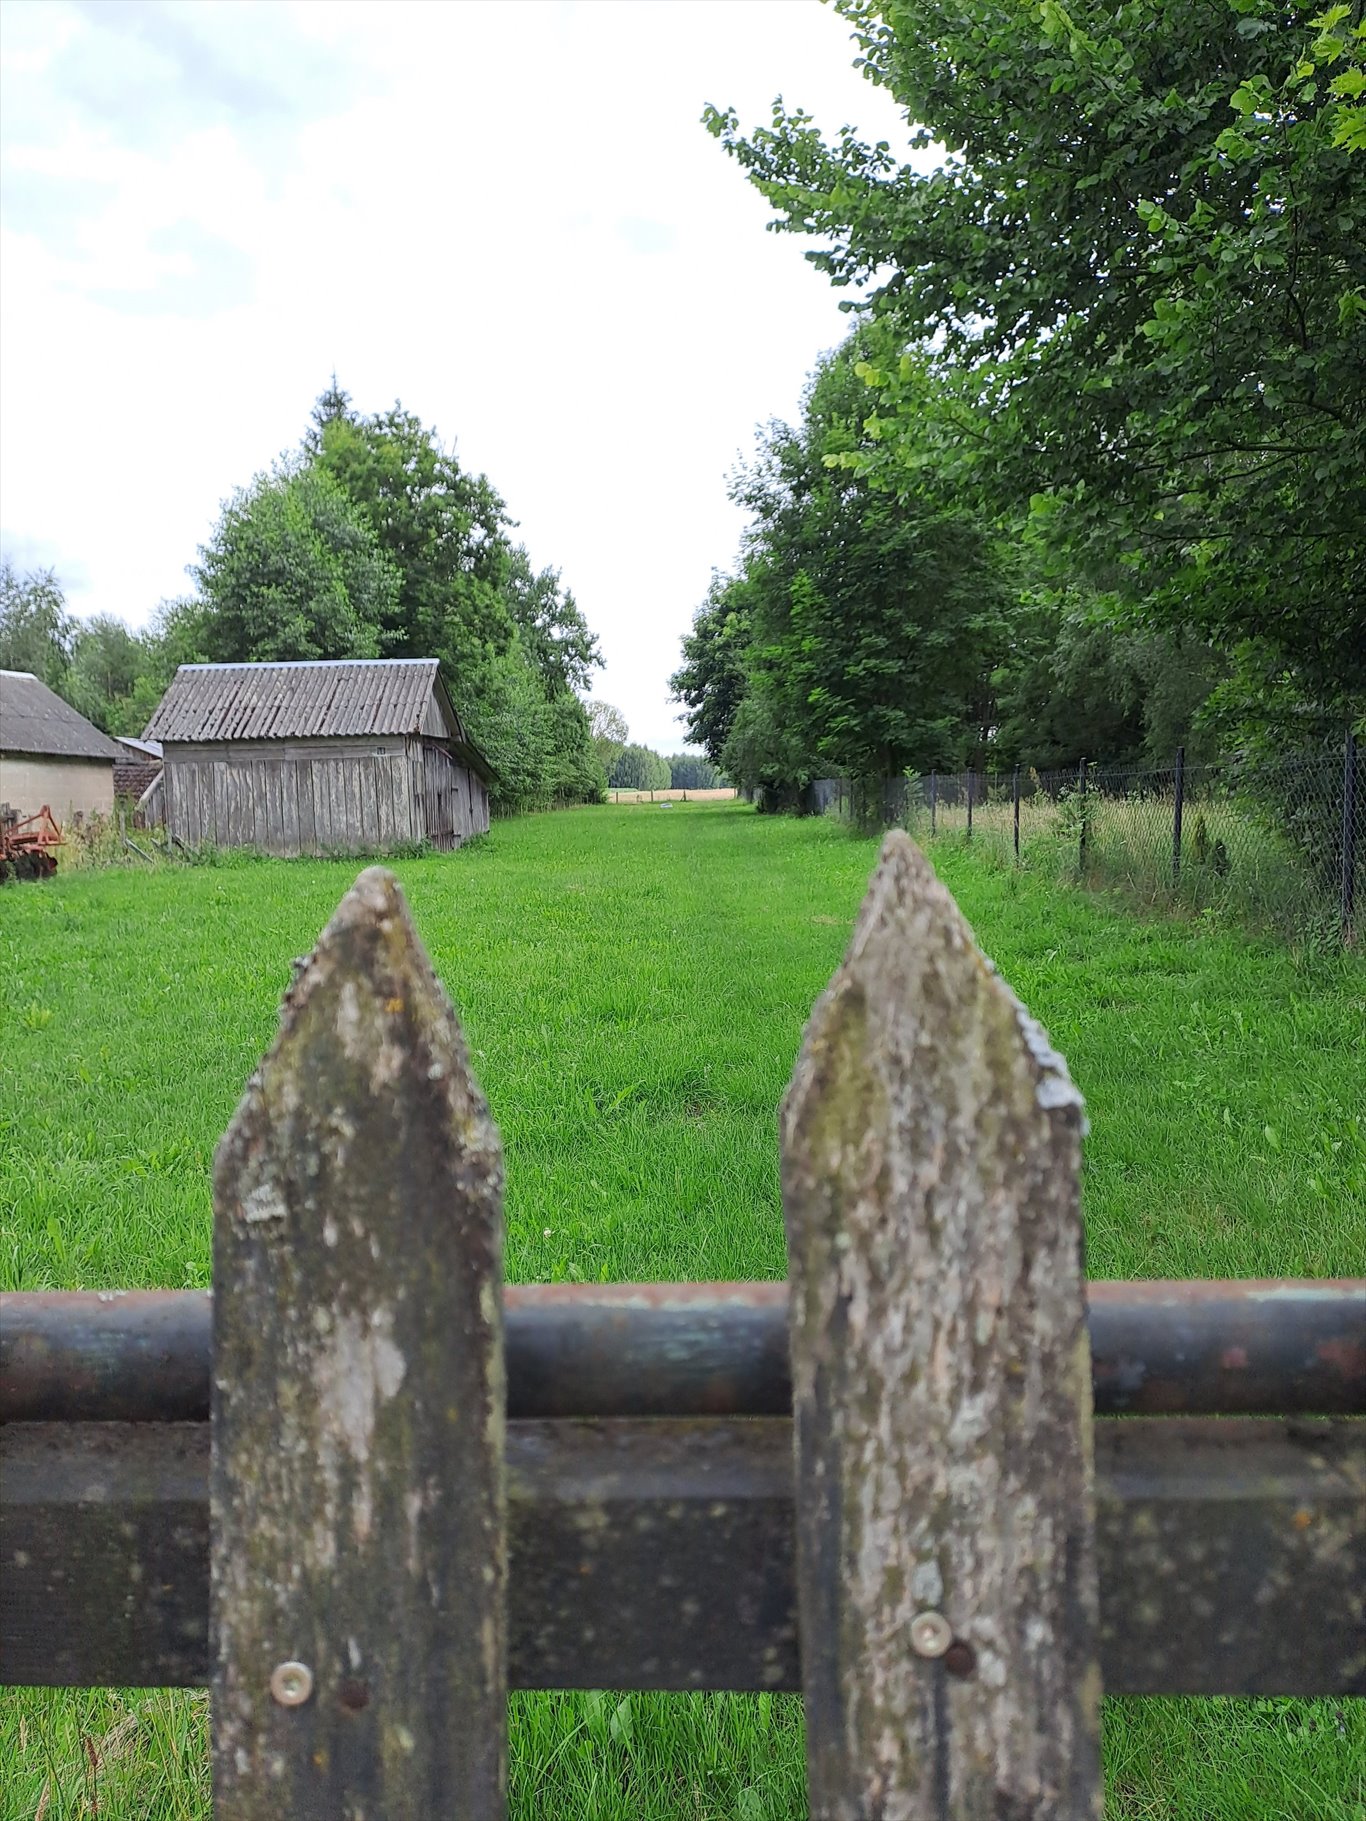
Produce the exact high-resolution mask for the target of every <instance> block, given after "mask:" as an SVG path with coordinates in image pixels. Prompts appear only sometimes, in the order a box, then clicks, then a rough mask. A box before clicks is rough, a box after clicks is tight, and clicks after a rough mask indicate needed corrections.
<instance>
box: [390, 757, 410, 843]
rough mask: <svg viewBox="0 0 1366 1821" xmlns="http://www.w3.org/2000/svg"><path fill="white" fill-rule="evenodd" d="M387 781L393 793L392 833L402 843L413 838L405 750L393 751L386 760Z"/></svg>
mask: <svg viewBox="0 0 1366 1821" xmlns="http://www.w3.org/2000/svg"><path fill="white" fill-rule="evenodd" d="M388 765H389V781H390V785H391V787H392V789H393V793H394V834H395V839H396V840H397V841H398V842H400V843H402V842H405V841H411V840H412V839H413V799H412V773H411V771H410V769H409V765H408V754H407V751H406V749H405V751H403V752H401V753H394V754H393V755H392V757H391V758H390V759H389V761H388Z"/></svg>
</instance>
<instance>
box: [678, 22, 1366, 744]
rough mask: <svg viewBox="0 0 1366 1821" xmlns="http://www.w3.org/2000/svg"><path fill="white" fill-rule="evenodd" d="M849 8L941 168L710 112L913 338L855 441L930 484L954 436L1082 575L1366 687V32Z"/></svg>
mask: <svg viewBox="0 0 1366 1821" xmlns="http://www.w3.org/2000/svg"><path fill="white" fill-rule="evenodd" d="M837 10H839V11H840V12H841V13H842V14H843V15H844V16H845V17H846V18H847V19H848V20H849V21H850V22H851V23H852V24H853V25H854V27H855V29H856V34H857V38H858V43H859V50H860V54H861V56H860V60H861V63H862V67H863V69H864V73H865V74H866V75H867V76H868V77H869V78H870V79H871V80H872V81H874V82H876V83H877V84H879V85H880V86H882V87H884V88H886V89H887V90H888V91H889V92H890V93H891V94H892V95H893V96H894V97H895V98H896V100H897V101H898V102H900V103H901V104H902V106H903V107H904V108H905V110H906V112H907V115H908V119H909V120H910V121H911V122H913V123H914V125H913V128H912V132H911V135H910V144H911V148H912V150H913V151H915V152H923V151H924V150H926V149H927V148H928V147H929V146H931V145H932V144H934V143H936V142H937V143H939V144H940V145H942V146H943V147H945V148H946V149H947V155H946V156H945V157H944V158H943V160H942V162H941V163H940V164H939V165H938V167H937V168H935V169H933V170H928V171H927V170H925V169H924V168H917V165H916V164H915V163H905V164H898V163H897V161H896V159H895V158H894V157H893V154H892V152H891V150H890V148H889V146H888V145H887V144H886V143H885V142H884V143H880V144H878V145H876V146H870V145H866V144H862V143H860V142H859V141H858V139H857V138H856V136H855V135H854V133H853V132H852V131H851V130H848V129H846V130H845V131H844V132H843V133H842V134H841V136H840V137H839V139H838V140H837V141H835V142H833V143H828V142H826V141H825V140H823V139H822V138H821V136H820V135H819V133H818V132H817V131H816V129H815V127H814V125H813V124H812V121H811V119H810V117H809V116H807V115H804V114H802V113H800V112H793V111H789V110H787V109H785V108H783V107H782V106H781V104H779V105H778V106H776V107H775V110H774V118H773V124H772V126H771V127H769V128H764V129H761V130H759V131H757V132H755V133H753V134H752V135H750V136H749V137H748V138H745V137H743V136H741V134H740V132H739V129H738V122H737V120H736V117H735V115H734V113H733V112H722V111H720V110H717V109H710V110H708V116H707V119H708V124H709V126H710V128H711V130H712V131H713V132H714V133H716V134H717V135H718V136H719V137H720V138H721V139H722V140H723V142H724V143H725V144H726V146H727V148H728V150H729V151H730V152H731V153H732V154H733V155H734V156H735V157H736V158H737V159H738V160H739V161H740V163H741V164H742V165H743V166H744V167H745V169H746V170H747V171H748V173H749V175H750V177H751V178H752V179H753V181H754V182H755V183H756V184H757V186H758V187H759V189H760V190H761V192H762V193H763V194H764V195H765V196H766V197H767V198H768V199H769V201H770V202H771V203H772V204H773V206H774V208H775V209H776V211H777V213H778V219H777V221H776V222H775V223H774V224H772V225H774V226H776V227H777V228H778V229H779V230H780V231H784V232H794V233H800V234H803V235H806V236H810V237H812V238H813V239H815V240H816V241H817V242H818V243H819V244H818V247H817V250H815V251H813V253H812V254H811V255H810V257H811V258H812V259H813V261H814V263H815V264H816V265H817V266H819V267H820V268H822V269H823V270H825V271H826V272H827V273H828V274H829V275H830V277H831V278H832V280H833V281H834V282H835V283H836V284H837V285H841V286H848V287H859V286H863V287H868V294H869V298H870V302H871V304H872V307H873V309H874V311H875V312H876V314H877V315H878V316H879V318H880V320H881V321H882V323H883V324H884V326H885V328H886V330H887V332H888V338H889V340H888V345H887V357H886V358H883V359H878V358H874V359H870V360H868V361H867V362H866V363H865V367H864V372H863V374H862V377H863V378H864V380H865V382H866V384H867V385H868V387H869V394H868V400H867V403H866V405H865V407H864V410H863V413H862V416H863V418H864V423H865V429H866V430H867V431H868V437H867V441H866V443H865V444H864V445H863V446H862V447H860V448H859V449H857V450H853V451H850V452H847V453H848V459H850V460H851V461H852V463H853V465H855V466H856V467H857V468H858V469H859V470H860V471H862V472H864V473H867V474H870V475H874V476H876V477H877V478H878V479H879V480H880V482H881V483H882V484H884V485H886V486H888V487H889V488H890V489H891V490H893V491H894V492H896V493H897V494H898V496H901V497H905V496H907V495H910V494H914V493H915V492H916V491H917V490H918V488H919V485H920V482H921V479H922V478H923V474H924V468H923V466H922V458H923V455H924V451H925V448H926V439H927V434H928V435H929V436H930V438H931V440H932V443H933V446H934V450H935V464H934V465H935V469H936V471H937V472H939V473H944V472H946V471H949V469H950V468H951V467H952V466H954V465H956V468H957V471H958V473H959V475H960V476H962V477H969V479H970V484H971V485H972V486H974V487H976V488H979V489H981V490H982V492H983V495H984V497H986V498H988V499H990V500H991V501H992V502H993V504H994V507H995V509H996V510H998V511H1001V512H1004V513H1014V514H1018V513H1020V512H1022V510H1023V508H1024V506H1025V503H1026V502H1027V501H1028V500H1029V499H1030V497H1031V496H1033V497H1034V498H1035V500H1036V501H1037V502H1038V503H1039V504H1040V505H1041V506H1042V507H1043V508H1044V509H1045V510H1046V512H1047V515H1048V536H1049V539H1050V541H1051V543H1052V545H1053V547H1054V550H1055V552H1056V553H1057V555H1058V559H1059V562H1060V564H1061V565H1062V566H1064V567H1065V568H1066V570H1067V571H1068V573H1069V574H1070V575H1072V576H1073V577H1075V576H1076V575H1077V574H1078V572H1079V571H1080V570H1081V569H1083V568H1084V567H1089V568H1092V569H1097V570H1098V569H1101V568H1104V567H1106V566H1108V565H1111V564H1113V562H1114V561H1115V559H1116V557H1118V559H1119V562H1120V565H1121V567H1122V571H1123V574H1122V586H1121V587H1120V588H1118V589H1117V591H1116V595H1117V599H1118V600H1120V601H1122V602H1123V603H1124V604H1126V606H1127V608H1128V610H1129V611H1130V612H1131V613H1134V612H1138V613H1141V614H1142V616H1143V617H1144V618H1146V619H1147V621H1148V622H1149V623H1150V624H1152V625H1154V626H1158V627H1162V628H1165V629H1168V630H1171V631H1173V632H1177V633H1181V634H1183V635H1190V634H1193V635H1194V636H1195V637H1196V639H1197V640H1199V641H1203V642H1207V643H1212V644H1215V645H1217V646H1218V647H1219V648H1220V649H1221V650H1223V651H1224V652H1225V653H1231V652H1232V651H1233V650H1234V649H1235V648H1238V647H1239V646H1241V645H1244V644H1249V643H1250V644H1253V645H1255V646H1257V647H1259V648H1260V649H1261V650H1263V651H1264V652H1265V654H1266V664H1267V666H1268V667H1269V668H1271V669H1276V670H1278V671H1279V672H1280V673H1281V674H1283V675H1284V676H1286V677H1287V678H1288V679H1290V681H1291V683H1292V685H1293V687H1294V688H1295V690H1296V691H1297V693H1298V694H1299V696H1300V697H1301V699H1307V700H1309V701H1310V702H1313V703H1318V704H1320V705H1323V704H1333V705H1335V711H1336V710H1337V709H1340V708H1342V707H1344V706H1346V705H1347V704H1349V703H1350V701H1351V700H1353V699H1358V700H1359V699H1360V695H1361V692H1362V691H1363V689H1366V550H1364V549H1363V538H1364V537H1366V339H1364V338H1366V285H1363V283H1362V276H1363V267H1362V260H1361V247H1362V245H1363V242H1364V241H1366V159H1363V158H1362V157H1361V156H1360V155H1359V148H1360V146H1361V144H1362V142H1363V139H1366V133H1363V129H1362V125H1361V115H1362V109H1361V108H1360V106H1358V105H1356V102H1357V101H1358V100H1359V94H1360V89H1361V87H1362V86H1364V85H1366V77H1363V75H1362V71H1361V51H1362V46H1363V44H1366V35H1363V30H1362V26H1361V24H1360V23H1358V24H1356V25H1353V24H1351V23H1350V21H1351V17H1352V15H1351V13H1350V11H1349V10H1348V9H1347V8H1345V7H1340V6H1335V7H1333V8H1331V9H1330V11H1329V12H1328V13H1327V14H1325V15H1323V16H1322V17H1321V19H1320V20H1319V21H1318V22H1316V24H1315V26H1314V28H1313V29H1310V28H1309V27H1308V26H1307V24H1306V14H1305V12H1304V11H1303V10H1301V9H1298V8H1295V7H1290V6H1287V5H1284V4H1282V3H1281V0H1191V3H1190V4H1184V5H1181V6H1178V5H1176V4H1174V0H1121V4H1119V5H1118V6H1114V5H1101V4H1100V0H1085V3H1083V4H1079V5H1077V6H1073V7H1071V8H1065V7H1064V6H1063V5H1061V4H1059V0H1042V4H1041V5H1039V6H1037V7H1028V8H1023V7H1021V8H995V7H986V8H975V9H974V8H948V9H945V8H943V7H940V6H936V5H932V4H930V0H837ZM1316 34H1317V35H1316ZM908 456H909V460H908V459H907V458H908Z"/></svg>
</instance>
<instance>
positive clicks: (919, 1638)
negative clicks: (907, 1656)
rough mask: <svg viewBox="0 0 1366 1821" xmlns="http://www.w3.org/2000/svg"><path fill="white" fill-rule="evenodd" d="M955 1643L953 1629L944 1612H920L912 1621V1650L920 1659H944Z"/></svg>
mask: <svg viewBox="0 0 1366 1821" xmlns="http://www.w3.org/2000/svg"><path fill="white" fill-rule="evenodd" d="M952 1642H953V1627H952V1626H951V1625H950V1624H949V1622H948V1620H947V1619H946V1618H945V1617H944V1615H943V1613H942V1612H918V1613H917V1614H916V1615H915V1617H914V1618H913V1619H912V1620H911V1649H912V1650H913V1651H914V1652H915V1654H916V1655H917V1656H918V1657H942V1656H943V1654H944V1652H945V1651H946V1650H947V1649H948V1647H949V1645H950V1644H952Z"/></svg>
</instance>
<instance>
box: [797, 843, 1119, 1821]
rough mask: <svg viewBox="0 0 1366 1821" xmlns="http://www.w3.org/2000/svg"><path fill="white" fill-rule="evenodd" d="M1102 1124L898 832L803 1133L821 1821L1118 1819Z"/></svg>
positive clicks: (800, 1359) (805, 1435) (818, 1060)
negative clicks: (1098, 1460)
mask: <svg viewBox="0 0 1366 1821" xmlns="http://www.w3.org/2000/svg"><path fill="white" fill-rule="evenodd" d="M1083 1123H1084V1122H1083V1112H1082V1103H1081V1097H1080V1095H1079V1094H1078V1092H1077V1090H1076V1088H1075V1087H1074V1086H1073V1084H1072V1081H1071V1079H1070V1077H1069V1075H1068V1072H1067V1067H1066V1064H1065V1063H1064V1062H1063V1060H1062V1058H1061V1057H1060V1056H1058V1055H1057V1054H1056V1052H1055V1051H1054V1050H1053V1049H1052V1048H1051V1046H1050V1045H1049V1043H1048V1040H1047V1038H1046V1037H1045V1035H1044V1033H1043V1032H1042V1030H1041V1029H1040V1028H1039V1026H1038V1025H1037V1024H1036V1023H1035V1022H1034V1020H1033V1019H1032V1018H1030V1017H1029V1015H1028V1013H1027V1012H1026V1011H1025V1010H1024V1008H1023V1007H1022V1006H1021V1005H1020V1003H1019V1002H1018V1000H1016V998H1015V997H1014V995H1013V994H1012V993H1011V992H1010V991H1009V989H1008V988H1007V987H1006V986H1005V984H1004V983H1003V982H1002V981H1001V979H1000V978H999V976H998V975H997V974H996V972H995V970H994V969H993V967H992V966H991V964H990V962H989V961H987V959H986V958H985V956H984V955H983V954H982V953H981V951H980V950H979V949H978V947H977V945H976V942H975V941H974V939H973V935H972V931H971V930H970V929H969V927H968V925H967V923H966V922H965V921H964V919H963V917H962V915H961V913H960V912H959V910H958V908H957V906H956V905H955V904H954V902H953V899H952V898H951V896H950V895H949V893H948V892H947V891H946V890H945V889H944V887H943V886H942V885H941V884H940V883H939V882H938V880H937V879H936V878H935V876H934V873H933V871H932V870H931V868H930V866H929V864H928V862H927V861H926V860H925V858H924V856H923V855H922V854H921V853H920V852H919V850H918V849H917V848H916V847H915V846H914V845H913V843H912V842H911V841H910V840H909V839H908V838H907V837H906V836H905V835H904V834H902V833H900V832H899V831H897V832H893V833H892V834H890V835H889V836H888V837H887V839H886V842H885V843H884V846H883V849H882V854H881V858H880V860H879V862H878V866H877V869H876V871H875V873H874V875H873V879H872V883H871V885H870V887H869V891H868V894H867V897H866V899H865V901H864V904H863V908H862V910H861V912H860V915H859V917H858V920H857V923H856V925H855V929H854V934H853V938H852V940H851V943H850V947H849V952H848V955H847V957H846V959H845V961H844V962H843V964H842V965H841V966H840V968H839V969H838V970H837V972H836V974H835V976H834V979H833V980H832V982H831V984H830V987H829V988H828V990H827V991H826V992H825V994H824V995H823V996H822V997H821V999H820V1000H819V1001H818V1003H817V1005H816V1007H815V1010H814V1011H813V1013H812V1016H811V1020H810V1023H809V1025H808V1027H807V1031H806V1036H805V1040H804V1042H803V1045H802V1050H801V1054H800V1056H799V1058H798V1061H797V1065H796V1070H795V1072H794V1075H793V1079H792V1084H791V1087H790V1088H789V1090H788V1094H787V1098H786V1101H785V1103H784V1107H783V1119H782V1126H783V1202H784V1213H785V1219H786V1224H787V1235H788V1253H789V1269H790V1275H791V1278H792V1299H791V1345H792V1371H793V1394H794V1412H795V1416H796V1447H797V1476H798V1481H797V1525H798V1561H799V1590H800V1592H799V1603H800V1613H801V1628H802V1630H801V1645H802V1659H803V1676H804V1684H805V1691H806V1706H807V1730H808V1763H809V1769H810V1785H811V1812H812V1815H813V1817H816V1818H817V1821H820V1818H822V1817H827V1818H829V1821H836V1818H838V1821H845V1818H846V1817H855V1816H859V1817H861V1816H864V1815H874V1814H875V1815H877V1816H879V1817H880V1818H882V1821H910V1818H911V1817H913V1816H914V1817H921V1816H927V1817H928V1816H933V1817H935V1821H950V1818H952V1821H968V1818H969V1817H976V1816H980V1815H983V1814H1004V1813H1009V1814H1010V1815H1011V1816H1012V1817H1015V1818H1016V1821H1043V1818H1044V1817H1045V1816H1046V1817H1048V1818H1049V1821H1090V1817H1092V1816H1094V1815H1096V1814H1098V1813H1099V1802H1100V1796H1099V1789H1100V1778H1099V1768H1098V1725H1099V1694H1100V1682H1099V1673H1098V1669H1097V1640H1096V1592H1095V1567H1094V1546H1093V1535H1092V1531H1093V1516H1092V1484H1091V1479H1092V1469H1091V1446H1090V1439H1091V1438H1090V1361H1089V1352H1088V1347H1087V1337H1086V1327H1085V1279H1084V1267H1083V1251H1082V1231H1081V1220H1080V1212H1079V1195H1078V1180H1079V1169H1080V1140H1081V1136H1082V1132H1083Z"/></svg>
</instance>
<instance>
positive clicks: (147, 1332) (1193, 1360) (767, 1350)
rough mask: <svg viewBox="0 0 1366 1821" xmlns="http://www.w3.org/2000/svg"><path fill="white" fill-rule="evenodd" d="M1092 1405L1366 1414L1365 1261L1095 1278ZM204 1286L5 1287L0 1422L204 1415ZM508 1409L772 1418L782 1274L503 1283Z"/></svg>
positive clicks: (781, 1376) (786, 1391) (783, 1313)
mask: <svg viewBox="0 0 1366 1821" xmlns="http://www.w3.org/2000/svg"><path fill="white" fill-rule="evenodd" d="M1088 1294H1089V1305H1090V1307H1089V1323H1090V1330H1091V1357H1092V1378H1093V1384H1094V1390H1095V1408H1096V1412H1097V1414H1098V1415H1102V1416H1124V1415H1132V1416H1155V1415H1182V1416H1202V1415H1230V1416H1232V1415H1262V1416H1296V1415H1308V1414H1314V1415H1360V1414H1366V1278H1353V1279H1342V1280H1337V1281H1319V1280H1313V1281H1294V1280H1276V1281H1259V1280H1248V1281H1235V1282H1190V1283H1187V1282H1176V1283H1161V1282H1150V1283H1102V1282H1095V1283H1092V1284H1091V1285H1090V1288H1089V1293H1088ZM210 1318H211V1305H210V1295H209V1293H208V1292H207V1291H197V1290H139V1291H56V1292H41V1293H30V1292H11V1293H8V1294H5V1295H0V1422H9V1423H13V1422H60V1421H66V1422H200V1421H205V1420H207V1418H208V1413H209V1361H210V1345H211V1342H210ZM506 1344H507V1368H508V1414H509V1416H510V1417H513V1418H544V1417H639V1416H708V1415H709V1416H781V1415H786V1414H788V1413H789V1412H790V1410H791V1403H792V1387H791V1379H790V1374H789V1369H788V1351H787V1285H786V1284H785V1283H738V1284H605V1285H598V1284H591V1285H590V1284H550V1285H511V1286H509V1288H508V1290H507V1333H506Z"/></svg>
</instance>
